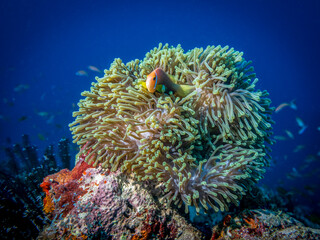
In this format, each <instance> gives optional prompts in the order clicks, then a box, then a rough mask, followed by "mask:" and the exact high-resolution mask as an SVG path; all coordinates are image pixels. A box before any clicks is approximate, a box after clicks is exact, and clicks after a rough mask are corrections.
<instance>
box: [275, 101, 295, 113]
mask: <svg viewBox="0 0 320 240" xmlns="http://www.w3.org/2000/svg"><path fill="white" fill-rule="evenodd" d="M287 106H289V107H290V108H292V109H294V110H297V105H296V100H295V99H293V100H292V101H291V102H289V103H286V102H284V103H281V104H280V105H279V106H278V107H277V108H276V110H274V111H275V112H276V113H277V112H279V111H280V110H281V109H283V108H284V107H287Z"/></svg>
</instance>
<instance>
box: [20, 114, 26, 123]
mask: <svg viewBox="0 0 320 240" xmlns="http://www.w3.org/2000/svg"><path fill="white" fill-rule="evenodd" d="M27 119H28V116H25V115H24V116H22V117H20V118H19V119H18V121H19V122H23V121H25V120H27Z"/></svg>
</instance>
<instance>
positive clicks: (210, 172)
mask: <svg viewBox="0 0 320 240" xmlns="http://www.w3.org/2000/svg"><path fill="white" fill-rule="evenodd" d="M242 55H243V53H241V52H237V51H235V50H234V49H233V48H231V49H229V47H228V46H226V47H224V48H222V47H221V46H216V47H215V46H208V47H207V48H206V49H202V48H195V49H193V50H191V51H188V52H187V53H184V51H183V49H182V48H181V47H180V46H179V45H178V46H177V47H168V45H165V46H163V47H162V45H161V44H160V46H159V47H158V48H155V49H153V50H151V51H150V52H149V53H147V54H146V57H145V59H144V60H143V61H139V60H134V61H131V62H129V63H127V64H124V63H123V62H122V61H121V60H120V59H115V61H114V62H113V63H112V64H111V67H110V69H108V70H105V75H104V77H102V78H96V80H97V81H96V82H94V83H93V84H92V87H91V90H90V91H85V92H83V93H82V96H84V97H85V98H84V99H82V100H80V102H79V104H78V106H79V111H77V112H74V114H73V115H74V117H76V119H75V121H74V122H73V123H72V124H70V127H71V131H72V133H73V138H74V142H76V143H77V144H78V145H79V146H80V147H81V151H80V152H79V155H83V154H84V153H86V156H87V157H86V161H87V162H88V163H89V164H93V165H94V166H97V165H98V164H101V166H102V167H105V168H109V169H111V170H112V171H116V170H118V169H120V170H121V171H122V172H123V173H125V174H131V173H133V175H134V177H135V178H136V179H137V180H139V181H144V180H152V181H158V182H161V183H163V184H164V186H165V191H166V195H165V196H164V197H163V199H165V201H166V202H167V204H171V203H174V204H176V205H178V206H179V207H181V206H183V205H184V206H185V211H186V212H187V211H188V206H190V205H192V206H195V208H196V211H197V212H199V211H200V210H201V208H203V209H204V210H208V209H209V208H210V207H211V208H213V209H214V210H215V211H219V210H221V211H224V210H227V209H228V206H229V205H230V203H234V204H236V205H237V204H238V203H239V200H240V199H241V197H242V196H243V195H244V194H245V192H246V191H247V190H248V189H250V187H251V186H252V184H254V183H255V182H257V181H258V180H259V179H260V178H262V175H263V173H264V167H265V166H267V165H268V159H269V155H268V151H269V148H268V147H267V145H266V144H271V143H272V140H270V136H271V124H272V120H271V118H270V116H271V113H272V109H271V108H270V103H271V101H270V99H268V98H267V96H268V93H267V92H266V91H260V90H255V84H256V82H257V78H256V77H255V74H254V72H253V68H252V67H251V66H250V64H251V63H250V62H247V61H245V60H244V59H243V58H242ZM158 67H160V68H162V69H163V70H164V71H165V72H166V73H168V74H170V75H172V76H173V77H174V79H176V80H177V84H183V85H190V86H193V87H195V90H194V91H193V92H191V93H190V94H188V95H187V96H185V97H179V96H178V95H177V94H176V93H172V92H170V93H157V92H156V93H154V94H153V93H150V92H148V91H147V89H145V88H143V87H142V84H141V82H143V81H145V80H146V77H147V75H148V74H150V73H151V72H152V71H153V70H154V69H156V68H158Z"/></svg>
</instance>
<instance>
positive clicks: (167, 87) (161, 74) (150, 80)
mask: <svg viewBox="0 0 320 240" xmlns="http://www.w3.org/2000/svg"><path fill="white" fill-rule="evenodd" d="M175 82H177V81H176V80H175V79H174V77H173V76H171V75H168V74H167V73H166V72H165V71H163V70H162V69H161V68H157V69H155V70H154V71H153V72H151V73H150V74H149V75H148V76H147V81H146V88H147V89H148V91H149V92H151V93H154V92H155V91H158V92H161V93H163V92H165V91H172V92H174V93H177V94H178V95H179V96H180V97H185V96H187V95H188V94H189V93H191V92H192V91H193V90H195V88H194V87H193V86H190V85H180V84H176V83H175Z"/></svg>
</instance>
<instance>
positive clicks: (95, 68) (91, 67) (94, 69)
mask: <svg viewBox="0 0 320 240" xmlns="http://www.w3.org/2000/svg"><path fill="white" fill-rule="evenodd" d="M88 68H89V69H90V70H91V71H93V72H98V73H100V72H101V71H100V70H99V69H98V68H97V67H95V66H92V65H90V66H88Z"/></svg>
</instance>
